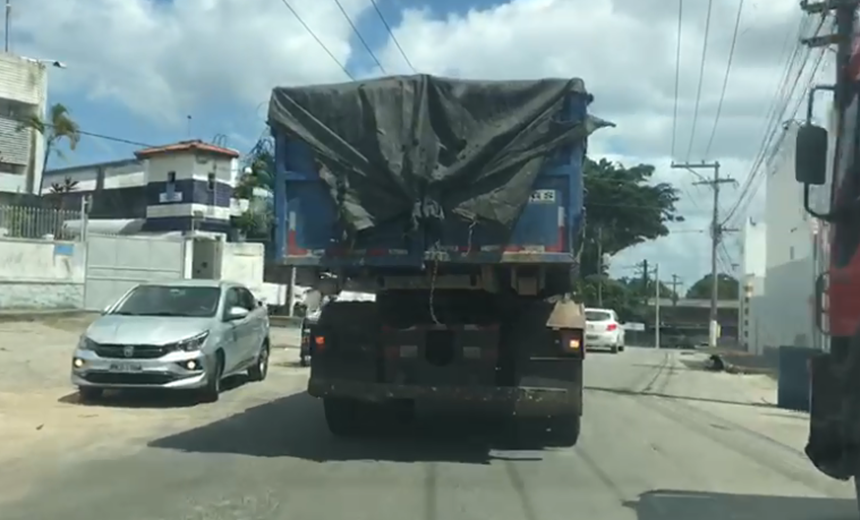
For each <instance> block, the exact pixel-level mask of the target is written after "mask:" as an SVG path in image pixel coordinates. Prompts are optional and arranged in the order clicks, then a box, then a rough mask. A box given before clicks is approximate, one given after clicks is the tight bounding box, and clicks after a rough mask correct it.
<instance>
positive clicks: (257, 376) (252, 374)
mask: <svg viewBox="0 0 860 520" xmlns="http://www.w3.org/2000/svg"><path fill="white" fill-rule="evenodd" d="M268 373H269V343H268V342H265V343H263V346H262V347H261V348H260V353H259V354H257V361H256V362H255V363H254V365H253V366H251V368H249V369H248V377H249V378H251V381H262V380H264V379H266V375H267V374H268Z"/></svg>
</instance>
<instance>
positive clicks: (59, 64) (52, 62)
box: [23, 58, 67, 69]
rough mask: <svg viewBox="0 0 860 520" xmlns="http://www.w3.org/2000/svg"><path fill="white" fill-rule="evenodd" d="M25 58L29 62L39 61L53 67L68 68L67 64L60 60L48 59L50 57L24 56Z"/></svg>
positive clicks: (40, 63)
mask: <svg viewBox="0 0 860 520" xmlns="http://www.w3.org/2000/svg"><path fill="white" fill-rule="evenodd" d="M23 59H25V60H27V61H29V62H32V63H38V64H39V65H51V66H52V67H56V68H58V69H65V68H67V66H66V64H65V63H63V62H62V61H60V60H48V59H41V58H23Z"/></svg>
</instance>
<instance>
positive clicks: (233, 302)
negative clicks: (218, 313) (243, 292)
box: [224, 289, 242, 314]
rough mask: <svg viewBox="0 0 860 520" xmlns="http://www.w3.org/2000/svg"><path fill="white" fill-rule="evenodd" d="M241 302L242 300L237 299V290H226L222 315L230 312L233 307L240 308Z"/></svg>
mask: <svg viewBox="0 0 860 520" xmlns="http://www.w3.org/2000/svg"><path fill="white" fill-rule="evenodd" d="M241 301H242V299H241V298H240V297H239V291H238V290H237V289H230V290H228V291H227V295H226V296H225V297H224V313H225V314H226V313H228V312H230V309H232V308H233V307H242V303H241Z"/></svg>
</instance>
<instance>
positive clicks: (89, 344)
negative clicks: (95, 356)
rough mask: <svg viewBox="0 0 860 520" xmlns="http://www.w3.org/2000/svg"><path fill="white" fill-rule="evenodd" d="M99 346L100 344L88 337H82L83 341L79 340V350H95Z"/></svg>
mask: <svg viewBox="0 0 860 520" xmlns="http://www.w3.org/2000/svg"><path fill="white" fill-rule="evenodd" d="M98 346H99V344H98V343H96V342H95V341H93V340H91V339H90V338H88V337H86V336H81V339H79V340H78V348H79V349H80V350H95V349H96V347H98Z"/></svg>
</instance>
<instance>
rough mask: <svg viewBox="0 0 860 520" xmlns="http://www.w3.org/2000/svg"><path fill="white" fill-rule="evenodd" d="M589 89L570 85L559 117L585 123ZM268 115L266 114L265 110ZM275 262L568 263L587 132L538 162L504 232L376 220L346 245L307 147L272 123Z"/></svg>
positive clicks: (580, 215) (485, 226)
mask: <svg viewBox="0 0 860 520" xmlns="http://www.w3.org/2000/svg"><path fill="white" fill-rule="evenodd" d="M590 101H591V97H590V96H589V95H587V94H585V93H581V92H571V93H568V94H567V95H566V96H565V98H564V100H563V107H562V109H561V112H560V117H559V119H561V122H562V123H583V124H584V122H585V120H586V119H587V118H588V117H589V116H588V114H587V106H588V104H589V102H590ZM270 119H271V115H270ZM272 134H273V137H274V140H275V201H274V207H275V224H274V226H275V240H274V246H275V251H276V255H275V257H276V262H277V263H280V264H285V265H293V266H305V267H313V266H318V267H321V268H344V267H347V268H348V267H358V266H368V267H382V268H385V267H392V268H397V267H410V266H421V265H423V264H424V263H425V262H426V261H428V260H436V261H439V262H447V263H453V264H457V263H460V264H476V263H480V264H486V263H512V264H523V263H528V264H534V263H543V264H569V263H574V262H576V261H578V254H577V252H578V249H579V247H580V244H581V236H582V230H583V227H584V219H585V212H584V205H583V202H584V200H583V198H584V193H583V172H582V164H583V160H584V155H585V148H586V139H587V137H586V136H583V137H582V138H581V139H577V140H575V141H573V142H568V143H566V144H565V145H564V146H561V147H557V148H556V149H555V150H553V152H552V153H551V154H550V156H549V157H548V158H547V160H546V161H545V162H544V163H543V166H542V167H541V169H540V171H539V172H538V174H537V176H536V177H535V178H534V183H533V184H532V189H531V196H530V198H529V200H528V202H527V203H526V204H525V207H524V209H523V210H522V213H520V215H519V218H518V219H517V220H516V222H515V223H514V224H513V226H512V230H511V231H508V232H507V233H503V232H500V230H499V228H498V226H495V225H493V224H492V223H487V222H484V221H482V220H480V219H476V220H472V221H467V220H465V219H462V218H449V217H448V214H447V213H446V217H445V218H443V219H442V220H441V222H440V224H439V225H437V226H435V227H434V228H433V229H432V230H429V229H428V227H427V224H425V223H424V222H418V223H417V225H415V226H414V227H413V228H411V229H408V230H407V231H404V229H405V227H404V222H403V221H402V220H401V221H397V220H394V221H390V222H382V223H379V224H378V225H375V226H374V227H372V228H370V229H366V230H364V231H362V232H361V233H360V234H358V238H357V239H356V240H353V241H351V242H350V244H351V245H349V246H346V245H344V242H345V241H344V240H343V236H344V233H345V231H346V230H345V228H344V224H343V223H342V219H341V218H340V216H341V215H340V212H339V210H338V207H337V204H336V202H335V199H334V197H333V196H332V190H331V188H330V185H329V184H327V183H326V182H324V180H323V178H321V176H320V174H319V173H318V170H319V164H318V161H317V158H316V156H315V153H314V151H313V150H312V148H311V147H310V146H309V145H308V144H306V143H305V142H304V141H303V140H302V139H300V138H298V137H296V136H295V135H294V134H293V133H292V132H287V131H285V130H284V129H282V128H280V127H278V126H273V127H272Z"/></svg>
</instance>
